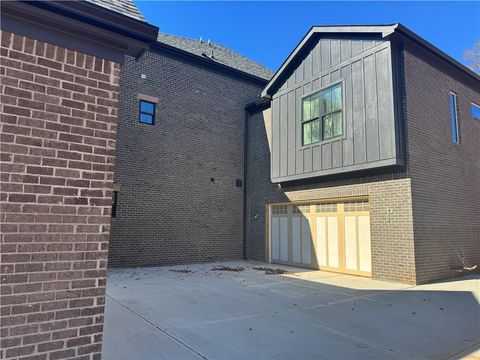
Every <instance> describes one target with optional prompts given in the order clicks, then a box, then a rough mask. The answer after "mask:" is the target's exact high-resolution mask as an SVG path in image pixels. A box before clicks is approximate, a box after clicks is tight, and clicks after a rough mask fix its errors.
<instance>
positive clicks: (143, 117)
mask: <svg viewBox="0 0 480 360" xmlns="http://www.w3.org/2000/svg"><path fill="white" fill-rule="evenodd" d="M138 120H139V121H140V122H141V123H142V124H148V125H153V123H154V120H155V103H152V102H149V101H145V100H140V115H139V118H138Z"/></svg>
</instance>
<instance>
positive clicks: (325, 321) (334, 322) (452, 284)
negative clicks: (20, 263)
mask: <svg viewBox="0 0 480 360" xmlns="http://www.w3.org/2000/svg"><path fill="white" fill-rule="evenodd" d="M219 265H220V264H202V265H193V266H176V267H160V268H139V269H121V270H120V269H115V270H111V271H110V272H109V276H108V282H107V284H108V287H107V302H106V313H105V330H104V342H103V357H102V358H103V359H104V360H120V359H134V360H142V359H201V358H203V359H388V358H393V359H399V358H403V359H427V358H428V359H447V358H459V357H461V356H465V355H468V354H472V353H473V352H475V351H476V350H478V348H479V346H480V308H479V299H480V286H479V285H480V280H479V279H480V277H479V276H475V275H471V276H466V277H462V278H456V279H454V280H451V281H448V282H441V283H436V284H431V285H423V286H408V285H401V284H394V283H387V282H381V281H375V280H371V279H366V278H361V277H354V276H349V275H341V274H334V273H328V272H321V271H310V270H305V269H297V268H292V267H281V266H272V265H265V264H255V263H247V262H225V263H222V264H221V265H225V266H227V267H230V268H236V267H241V268H243V270H242V271H237V272H235V271H226V270H227V269H225V270H223V271H215V270H212V269H213V268H215V267H218V266H219ZM259 266H267V267H269V268H283V269H287V270H288V271H289V272H290V273H288V274H285V275H278V274H277V275H267V274H265V272H264V271H260V270H255V269H254V268H255V267H259ZM237 270H240V269H237ZM189 271H191V272H189ZM473 356H474V355H473Z"/></svg>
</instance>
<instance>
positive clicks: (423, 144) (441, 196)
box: [404, 45, 480, 283]
mask: <svg viewBox="0 0 480 360" xmlns="http://www.w3.org/2000/svg"><path fill="white" fill-rule="evenodd" d="M405 50H406V51H404V63H405V92H406V121H407V123H408V127H409V135H408V142H409V144H410V145H409V147H408V151H409V156H410V172H411V178H412V197H413V215H414V233H415V257H416V268H417V282H419V283H422V282H426V281H429V280H433V279H436V278H442V277H446V276H449V275H451V269H455V268H458V267H461V262H460V259H459V257H458V255H457V250H458V251H459V252H462V251H463V253H464V254H465V255H466V256H467V259H468V260H469V262H470V263H471V264H472V265H479V266H480V243H479V241H480V145H479V142H480V122H479V121H475V120H473V118H472V116H471V109H470V104H471V102H476V103H477V104H479V103H480V85H479V84H478V81H477V82H474V81H473V80H469V79H468V78H467V77H466V76H464V75H462V74H461V73H460V72H458V71H457V70H455V69H453V68H451V67H447V66H446V65H445V64H442V63H441V62H440V61H439V60H438V59H436V58H435V57H433V56H432V55H428V54H426V52H425V51H424V50H422V49H419V48H418V47H414V46H413V45H410V46H406V48H405ZM449 91H453V92H455V93H456V94H457V101H458V104H457V105H458V121H459V128H460V139H461V140H460V144H453V143H452V133H451V122H450V102H449Z"/></svg>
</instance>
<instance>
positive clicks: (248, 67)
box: [158, 33, 273, 80]
mask: <svg viewBox="0 0 480 360" xmlns="http://www.w3.org/2000/svg"><path fill="white" fill-rule="evenodd" d="M158 42H160V43H163V44H166V45H169V46H172V47H175V48H178V49H181V50H184V51H187V52H189V53H192V54H195V55H198V56H203V57H205V58H208V59H209V60H211V61H215V62H218V63H219V64H223V65H225V66H228V67H231V68H233V69H236V70H240V71H242V72H245V73H247V74H250V75H254V76H256V77H259V78H262V79H265V80H270V78H271V77H272V76H273V71H271V70H270V69H267V68H266V67H265V66H262V65H260V64H257V63H256V62H254V61H253V60H250V59H249V58H247V57H245V56H243V55H240V54H239V53H236V52H235V51H232V50H230V49H228V48H226V47H224V46H223V45H220V44H216V43H213V42H210V43H208V42H206V41H202V42H201V41H200V40H196V39H189V38H184V37H180V36H175V35H170V34H165V33H158Z"/></svg>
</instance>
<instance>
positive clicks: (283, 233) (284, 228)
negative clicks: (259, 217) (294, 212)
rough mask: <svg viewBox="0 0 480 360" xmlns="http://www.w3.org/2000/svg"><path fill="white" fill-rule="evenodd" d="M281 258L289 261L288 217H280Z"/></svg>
mask: <svg viewBox="0 0 480 360" xmlns="http://www.w3.org/2000/svg"><path fill="white" fill-rule="evenodd" d="M280 260H282V261H288V218H286V217H282V218H280Z"/></svg>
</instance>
